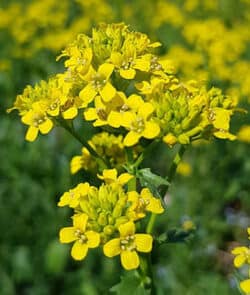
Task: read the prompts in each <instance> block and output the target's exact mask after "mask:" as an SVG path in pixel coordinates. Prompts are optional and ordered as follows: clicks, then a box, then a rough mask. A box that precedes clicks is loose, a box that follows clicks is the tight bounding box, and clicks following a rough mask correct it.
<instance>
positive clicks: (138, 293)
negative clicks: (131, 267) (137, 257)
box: [110, 272, 150, 295]
mask: <svg viewBox="0 0 250 295" xmlns="http://www.w3.org/2000/svg"><path fill="white" fill-rule="evenodd" d="M110 291H111V292H114V293H115V294H117V295H127V294H129V295H149V294H150V290H146V289H145V288H144V285H143V282H142V281H141V279H140V277H139V275H138V274H137V272H129V273H127V274H126V275H124V276H122V277H121V282H120V283H119V284H117V285H115V286H113V287H112V288H111V289H110Z"/></svg>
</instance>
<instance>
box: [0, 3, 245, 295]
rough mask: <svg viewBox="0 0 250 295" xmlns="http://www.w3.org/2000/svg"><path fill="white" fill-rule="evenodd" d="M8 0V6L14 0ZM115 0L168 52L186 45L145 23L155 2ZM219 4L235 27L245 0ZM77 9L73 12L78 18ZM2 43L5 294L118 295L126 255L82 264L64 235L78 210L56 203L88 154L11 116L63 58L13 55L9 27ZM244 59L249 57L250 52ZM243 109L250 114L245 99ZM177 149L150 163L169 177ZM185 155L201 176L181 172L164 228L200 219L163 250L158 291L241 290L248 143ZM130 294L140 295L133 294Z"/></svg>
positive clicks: (239, 120) (0, 197) (1, 281)
mask: <svg viewBox="0 0 250 295" xmlns="http://www.w3.org/2000/svg"><path fill="white" fill-rule="evenodd" d="M1 2H2V3H1V6H2V9H3V11H4V9H6V5H8V4H9V1H1ZM11 2H14V1H11ZM25 2H27V3H29V2H32V1H25ZM97 2H98V1H97ZM107 2H108V1H107ZM114 2H115V4H114V6H113V7H112V6H111V7H112V8H113V9H114V10H115V11H116V13H117V14H116V18H115V20H121V19H123V18H124V17H123V14H124V12H122V8H123V6H124V5H125V4H126V7H128V8H129V7H130V6H129V5H131V9H133V12H134V14H133V17H134V18H131V17H130V20H131V24H132V25H134V26H135V27H136V28H137V29H139V30H142V31H144V32H146V33H149V34H150V35H151V36H154V37H153V39H160V40H161V41H162V42H163V47H164V48H166V46H168V47H169V48H170V47H171V46H172V45H174V44H184V43H185V41H184V40H183V38H182V36H181V35H180V34H179V33H178V31H179V28H176V27H174V26H173V25H171V24H169V23H167V22H166V23H165V24H163V25H161V26H159V27H158V28H157V29H154V28H152V27H150V19H146V20H145V19H143V16H144V17H145V15H147V6H148V7H152V3H153V1H148V2H147V1H146V2H145V1H138V0H137V1H128V2H127V3H125V2H124V1H114ZM173 2H176V3H179V2H180V3H181V1H173ZM243 2H244V1H242V3H243ZM245 2H246V1H245ZM23 3H24V2H23ZM219 3H220V12H219V13H220V15H221V19H222V20H223V21H225V22H226V23H229V25H230V22H233V21H234V19H235V18H236V19H237V18H238V17H240V16H241V15H240V14H241V13H242V10H240V8H241V6H242V5H243V4H242V3H241V2H240V1H219ZM99 4H100V3H99ZM72 9H73V8H72ZM142 9H145V12H144V14H141V11H142ZM148 13H149V11H148ZM213 13H214V12H211V14H213ZM248 13H250V11H248ZM127 14H128V15H129V9H128V11H127ZM75 15H77V11H76V10H75V8H74V9H73V10H72V11H71V17H72V18H74V16H75ZM124 15H126V14H124ZM128 19H129V18H128ZM94 21H95V20H94ZM211 29H213V28H211ZM0 40H1V48H0V59H1V60H5V59H6V60H7V61H8V62H9V64H10V68H9V69H8V70H1V71H0V98H1V107H0V123H1V128H0V157H1V165H0V230H1V235H0V294H1V295H14V294H18V295H19V294H20V295H22V294H24V295H26V294H27V295H47V294H65V295H67V294H70V295H79V294H87V295H95V294H109V293H111V291H108V290H109V288H110V287H111V286H113V285H116V284H117V283H118V282H119V280H120V276H121V274H119V272H118V271H117V270H118V265H119V261H118V259H115V260H109V259H107V258H106V259H105V260H104V259H101V258H100V257H101V255H100V253H98V251H94V253H91V255H89V256H88V258H87V259H86V260H85V261H84V262H80V263H79V262H75V261H73V260H72V258H71V257H70V249H69V247H67V246H65V245H61V244H59V242H58V239H57V236H58V230H59V228H60V227H62V226H63V225H65V220H67V218H68V216H69V214H70V213H69V212H68V210H66V209H58V207H57V206H56V204H57V201H58V200H59V197H60V195H61V194H62V193H63V192H64V191H66V190H68V189H69V188H70V187H71V186H73V185H74V184H75V183H77V181H78V180H79V179H82V178H85V179H86V177H88V175H86V174H84V173H83V172H82V173H79V174H78V175H77V176H71V175H70V173H69V160H70V158H71V157H72V155H75V154H77V153H78V152H79V150H80V146H79V144H78V143H76V142H74V141H72V140H71V138H70V137H69V135H68V134H65V133H64V132H63V131H62V130H60V129H56V130H54V131H53V132H52V133H51V134H50V135H49V136H47V138H44V137H42V136H40V137H39V138H38V140H37V141H36V142H35V143H33V144H30V143H27V142H25V141H24V133H25V131H24V127H23V126H21V124H20V123H19V122H18V120H17V115H16V114H15V113H11V114H9V115H7V114H6V108H7V107H9V106H10V105H11V103H12V102H13V100H14V98H15V96H16V95H17V94H18V93H20V92H21V91H22V89H23V88H24V86H25V85H26V84H29V83H30V84H34V83H35V82H36V81H39V80H40V79H46V78H47V77H48V76H49V75H51V74H54V73H56V72H58V71H60V69H61V68H62V64H61V63H56V62H55V53H54V52H52V51H50V50H46V49H44V48H42V49H40V50H39V51H38V52H36V54H34V55H33V56H32V57H28V58H27V57H26V58H21V57H15V56H8V52H9V50H10V48H11V46H12V45H13V40H12V39H11V38H10V36H9V35H7V34H6V33H4V32H0ZM249 48H250V46H249ZM245 56H246V57H247V58H248V59H249V57H250V49H248V50H247V51H246V52H245ZM217 83H218V84H219V86H220V87H223V88H226V87H227V85H226V83H221V82H220V81H217ZM242 106H244V107H245V108H246V109H249V110H250V108H249V104H247V103H246V102H245V103H243V104H242ZM243 123H244V124H250V118H249V116H248V115H243V116H240V115H237V116H236V118H235V120H234V122H233V129H235V131H237V130H238V129H239V127H240V126H241V125H242V124H243ZM158 152H159V153H158ZM173 154H174V151H173V150H170V151H169V153H168V154H166V153H164V152H163V148H162V147H159V150H157V151H156V152H155V155H157V158H155V159H151V160H147V161H145V163H144V165H145V167H152V170H153V171H154V172H156V173H158V174H160V173H162V172H164V173H165V172H166V171H167V169H168V168H169V165H168V163H169V162H170V159H171V158H172V157H173ZM184 159H185V160H186V161H187V162H188V163H190V165H191V166H192V173H191V175H190V176H187V177H184V176H181V175H179V176H177V178H176V181H175V182H174V184H173V185H172V186H171V190H170V192H169V194H168V196H167V210H166V211H167V213H166V214H164V216H162V217H160V218H159V222H158V224H157V231H158V232H159V233H162V231H163V230H164V229H165V228H166V227H167V228H168V229H174V228H177V229H178V228H181V227H182V224H183V222H184V220H185V219H190V220H192V221H193V223H194V224H195V226H196V231H195V234H194V237H193V238H192V239H189V240H188V242H187V243H185V244H166V245H161V246H159V249H158V250H159V251H158V253H157V254H155V256H154V257H153V258H154V260H153V261H154V262H155V264H154V268H155V269H154V270H155V274H156V282H157V287H158V289H159V294H187V295H196V294H197V295H200V294H202V295H206V294H207V295H211V294H215V295H216V294H218V295H227V294H239V291H238V289H237V282H236V279H235V277H234V269H233V266H232V257H231V255H230V254H229V252H230V250H229V249H230V247H231V244H232V242H233V241H235V240H237V241H239V242H241V241H246V234H245V229H246V227H247V226H249V224H250V218H249V216H250V199H249V194H250V182H249V176H250V157H249V144H247V143H242V142H238V141H236V142H233V143H232V142H220V141H219V140H217V141H215V142H213V143H212V144H209V145H202V144H201V145H199V146H195V147H194V148H193V149H189V150H188V151H187V152H186V154H185V157H184ZM123 280H128V281H129V278H125V279H123ZM114 290H115V288H114V289H113V291H114ZM127 291H128V290H125V291H124V294H128V293H125V292H127ZM112 293H114V292H112ZM129 293H130V294H131V295H132V294H135V293H133V290H131V292H129ZM138 294H140V293H138Z"/></svg>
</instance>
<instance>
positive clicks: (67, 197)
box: [57, 192, 71, 207]
mask: <svg viewBox="0 0 250 295" xmlns="http://www.w3.org/2000/svg"><path fill="white" fill-rule="evenodd" d="M70 201H71V197H70V194H69V192H66V193H64V194H63V195H62V196H61V198H60V201H59V202H58V204H57V205H58V206H59V207H63V206H66V205H69V203H70Z"/></svg>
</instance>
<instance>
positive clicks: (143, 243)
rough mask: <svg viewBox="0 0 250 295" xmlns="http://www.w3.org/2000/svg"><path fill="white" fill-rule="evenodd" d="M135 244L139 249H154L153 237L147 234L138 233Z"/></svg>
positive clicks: (140, 250) (144, 250) (145, 250)
mask: <svg viewBox="0 0 250 295" xmlns="http://www.w3.org/2000/svg"><path fill="white" fill-rule="evenodd" d="M135 244H136V250H137V251H139V252H145V253H147V252H150V251H151V250H152V244H153V238H152V237H151V236H150V235H147V234H136V235H135Z"/></svg>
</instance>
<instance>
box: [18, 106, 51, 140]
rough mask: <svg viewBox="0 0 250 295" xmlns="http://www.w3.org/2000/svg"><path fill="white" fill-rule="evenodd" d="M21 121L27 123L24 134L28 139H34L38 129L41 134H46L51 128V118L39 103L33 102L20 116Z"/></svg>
mask: <svg viewBox="0 0 250 295" xmlns="http://www.w3.org/2000/svg"><path fill="white" fill-rule="evenodd" d="M22 122H23V123H24V124H26V125H29V129H28V131H27V133H26V136H25V139H26V140H28V141H34V140H35V139H36V138H37V135H38V133H39V131H40V132H41V133H42V134H47V133H49V132H50V130H51V129H52V128H53V122H52V120H51V119H50V118H49V117H48V116H47V115H46V112H45V110H43V108H42V106H41V105H40V104H39V103H34V104H33V105H32V109H31V110H29V111H28V112H27V113H26V114H25V115H24V116H22Z"/></svg>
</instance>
